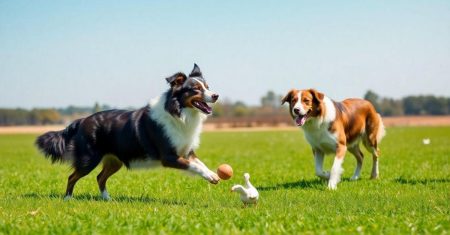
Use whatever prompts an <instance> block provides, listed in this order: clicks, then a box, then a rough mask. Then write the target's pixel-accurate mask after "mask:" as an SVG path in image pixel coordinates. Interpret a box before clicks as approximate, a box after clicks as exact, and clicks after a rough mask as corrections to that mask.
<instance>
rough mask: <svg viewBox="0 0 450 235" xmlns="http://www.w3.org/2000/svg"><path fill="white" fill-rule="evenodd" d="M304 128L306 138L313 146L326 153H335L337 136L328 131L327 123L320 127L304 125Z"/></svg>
mask: <svg viewBox="0 0 450 235" xmlns="http://www.w3.org/2000/svg"><path fill="white" fill-rule="evenodd" d="M303 130H304V132H305V138H306V140H307V141H308V143H309V144H310V145H311V146H312V147H313V148H315V149H319V150H321V151H322V152H324V153H334V152H335V151H336V143H337V141H336V139H337V138H336V136H335V135H334V134H333V133H330V132H329V131H328V127H326V125H323V127H319V128H318V129H309V128H307V127H303Z"/></svg>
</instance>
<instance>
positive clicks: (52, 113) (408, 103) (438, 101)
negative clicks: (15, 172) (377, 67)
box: [0, 91, 450, 126]
mask: <svg viewBox="0 0 450 235" xmlns="http://www.w3.org/2000/svg"><path fill="white" fill-rule="evenodd" d="M281 98H282V95H279V94H276V93H274V92H273V91H268V92H267V93H266V94H265V95H264V96H263V97H261V99H260V104H259V105H256V106H249V105H247V104H245V103H244V102H242V101H236V102H232V101H230V100H227V99H225V100H223V101H221V102H218V103H216V104H215V105H214V106H213V109H214V111H213V118H214V117H216V118H234V117H247V118H253V117H270V116H277V115H285V114H286V113H285V110H284V109H286V107H283V106H281ZM364 99H366V100H368V101H370V102H371V103H372V104H373V105H374V107H375V109H376V110H377V112H379V113H380V114H381V115H382V116H402V115H450V98H448V97H437V96H433V95H420V96H407V97H404V98H401V99H393V98H387V97H381V96H379V95H378V94H376V93H375V92H373V91H367V92H366V94H365V95H364ZM108 109H111V107H110V106H108V105H99V104H98V103H95V105H94V106H93V107H77V106H68V107H66V108H58V109H54V108H44V109H31V110H27V109H21V108H17V109H1V108H0V125H1V126H12V125H47V124H62V123H65V122H68V121H71V120H74V119H75V118H79V117H83V116H87V115H90V114H92V113H95V112H98V111H102V110H108Z"/></svg>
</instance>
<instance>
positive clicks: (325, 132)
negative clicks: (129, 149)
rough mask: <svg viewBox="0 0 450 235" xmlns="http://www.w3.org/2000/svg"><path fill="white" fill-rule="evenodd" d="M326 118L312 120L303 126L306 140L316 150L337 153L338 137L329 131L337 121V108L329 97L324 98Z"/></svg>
mask: <svg viewBox="0 0 450 235" xmlns="http://www.w3.org/2000/svg"><path fill="white" fill-rule="evenodd" d="M323 100H324V105H325V116H324V117H322V118H315V119H313V120H310V121H309V122H307V123H306V124H305V125H304V126H303V131H304V133H305V138H306V140H307V141H308V143H309V144H310V145H311V146H312V147H313V148H315V149H319V150H321V151H322V152H324V153H334V152H335V151H336V143H337V136H336V135H335V134H334V133H331V132H330V131H329V126H330V123H331V122H333V121H334V120H335V119H336V108H335V107H334V104H333V102H332V101H331V99H329V98H328V97H326V96H325V97H324V99H323Z"/></svg>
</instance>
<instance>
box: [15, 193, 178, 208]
mask: <svg viewBox="0 0 450 235" xmlns="http://www.w3.org/2000/svg"><path fill="white" fill-rule="evenodd" d="M22 196H23V197H25V198H36V199H38V198H39V199H45V198H48V199H57V200H63V199H64V197H63V195H62V194H58V193H50V194H48V195H44V194H38V193H27V194H24V195H22ZM70 200H76V201H99V202H108V201H106V200H104V199H103V198H102V197H101V196H98V195H92V194H79V195H74V196H73V198H72V199H70ZM111 201H112V202H131V203H133V202H142V203H161V204H164V205H180V206H184V205H186V203H184V202H181V201H176V200H167V199H160V198H151V197H147V196H140V197H133V196H125V195H118V196H114V197H112V199H111Z"/></svg>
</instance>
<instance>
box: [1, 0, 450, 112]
mask: <svg viewBox="0 0 450 235" xmlns="http://www.w3.org/2000/svg"><path fill="white" fill-rule="evenodd" d="M194 62H195V63H197V64H198V65H199V66H200V68H201V69H202V71H203V73H204V75H205V77H206V79H207V81H208V82H209V85H210V87H211V88H212V89H213V90H214V91H216V92H218V93H219V94H220V95H221V98H222V99H223V98H227V99H229V100H231V101H237V100H242V101H244V102H246V103H248V104H258V103H259V99H260V97H261V96H262V95H263V94H265V93H266V92H267V91H268V90H273V91H275V92H276V93H279V94H284V93H285V92H287V91H288V90H289V89H291V88H310V87H314V88H316V89H318V90H321V91H323V92H324V93H326V94H327V95H328V96H330V97H331V98H334V99H336V100H341V99H343V98H345V97H362V96H363V95H364V93H365V92H366V91H367V90H368V89H372V90H374V91H375V92H376V93H378V94H380V95H382V96H389V97H394V98H399V97H402V96H405V95H410V94H434V95H445V96H450V91H449V87H450V86H449V85H450V1H234V0H232V1H20V0H17V1H16V0H14V1H0V107H24V108H31V107H63V106H67V105H70V104H74V105H88V106H90V105H93V104H94V103H95V102H100V103H102V104H109V105H112V106H114V107H128V106H134V107H139V106H142V105H145V104H146V102H147V101H148V100H149V99H150V98H151V97H154V96H157V95H159V94H160V93H162V92H163V91H164V90H165V89H167V84H166V83H165V80H164V78H165V77H167V76H169V75H172V74H173V73H175V72H178V71H184V72H186V73H189V72H190V70H191V69H192V67H193V63H194Z"/></svg>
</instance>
